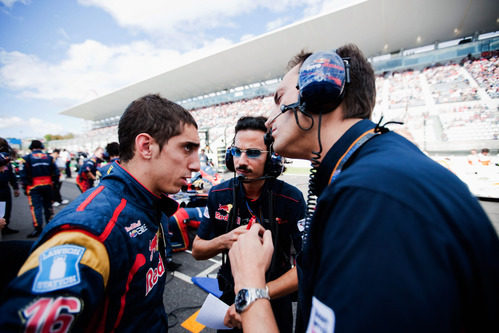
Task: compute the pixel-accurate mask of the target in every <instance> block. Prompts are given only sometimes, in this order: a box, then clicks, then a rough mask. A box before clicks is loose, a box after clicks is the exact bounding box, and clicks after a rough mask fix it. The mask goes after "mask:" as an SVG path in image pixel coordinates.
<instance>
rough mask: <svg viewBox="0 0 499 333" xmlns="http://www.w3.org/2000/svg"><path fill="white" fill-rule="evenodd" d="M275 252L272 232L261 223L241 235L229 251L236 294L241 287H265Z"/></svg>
mask: <svg viewBox="0 0 499 333" xmlns="http://www.w3.org/2000/svg"><path fill="white" fill-rule="evenodd" d="M262 236H263V237H262ZM273 252H274V245H273V244H272V234H271V232H270V230H265V229H264V228H263V227H262V226H261V225H259V224H254V225H253V226H252V227H251V229H250V230H249V231H248V232H247V233H244V234H242V235H240V236H239V238H238V240H237V242H235V243H234V244H233V245H232V248H231V249H230V251H229V258H230V265H231V269H232V276H233V277H234V292H235V293H236V294H237V292H238V291H239V289H241V288H248V287H251V288H265V272H266V271H267V269H268V268H269V266H270V261H271V260H272V253H273Z"/></svg>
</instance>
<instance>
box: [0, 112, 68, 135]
mask: <svg viewBox="0 0 499 333" xmlns="http://www.w3.org/2000/svg"><path fill="white" fill-rule="evenodd" d="M11 128H22V129H23V131H24V132H25V133H29V135H30V136H33V137H41V136H43V135H45V134H47V133H62V132H64V127H63V126H61V125H59V124H56V123H53V122H49V121H46V120H43V119H39V118H29V119H22V118H19V117H15V116H14V117H0V129H11Z"/></svg>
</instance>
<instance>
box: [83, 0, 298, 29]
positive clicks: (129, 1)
mask: <svg viewBox="0 0 499 333" xmlns="http://www.w3.org/2000/svg"><path fill="white" fill-rule="evenodd" d="M79 2H80V3H81V4H83V5H87V6H96V7H100V8H102V9H104V10H105V11H107V12H108V13H110V14H111V15H112V16H113V17H114V18H115V20H116V21H117V22H118V23H119V24H120V25H121V26H124V27H133V28H138V29H140V30H143V31H146V32H150V33H155V34H157V33H160V34H170V33H172V32H175V33H179V32H180V33H189V32H194V31H202V30H205V29H211V28H215V27H220V26H227V25H231V24H233V22H231V21H230V20H231V18H233V17H235V16H237V15H242V14H245V13H249V12H250V11H252V10H254V9H257V8H263V9H268V10H271V11H274V12H278V11H284V10H286V9H287V8H289V7H290V6H293V7H295V6H298V5H299V4H297V2H296V1H291V0H274V1H268V0H202V1H200V0H183V1H178V2H175V3H174V4H172V2H171V1H164V0H149V1H147V5H144V3H143V2H140V1H136V0H79Z"/></svg>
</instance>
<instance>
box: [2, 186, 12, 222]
mask: <svg viewBox="0 0 499 333" xmlns="http://www.w3.org/2000/svg"><path fill="white" fill-rule="evenodd" d="M0 201H5V216H4V218H5V223H7V225H9V221H10V212H11V211H12V194H11V193H10V188H9V187H7V188H6V189H1V190H0ZM0 217H1V216H0Z"/></svg>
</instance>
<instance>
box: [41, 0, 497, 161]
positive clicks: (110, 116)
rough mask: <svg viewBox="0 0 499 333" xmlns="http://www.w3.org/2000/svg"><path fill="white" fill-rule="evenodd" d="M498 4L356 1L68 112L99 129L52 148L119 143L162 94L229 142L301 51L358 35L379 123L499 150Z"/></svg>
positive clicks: (461, 146) (436, 147) (440, 145)
mask: <svg viewBox="0 0 499 333" xmlns="http://www.w3.org/2000/svg"><path fill="white" fill-rule="evenodd" d="M495 9H497V6H496V5H495V1H489V0H482V1H473V2H472V1H467V0H454V1H451V0H443V1H438V2H436V1H430V0H421V1H416V0H414V1H406V2H399V1H397V0H385V1H382V0H369V1H365V0H359V1H354V3H353V5H352V6H349V7H346V8H343V9H341V10H339V11H336V12H332V13H327V14H324V15H320V16H317V17H314V18H311V19H308V20H305V21H303V22H299V23H296V24H293V25H290V26H288V27H285V28H282V29H279V30H277V31H274V32H272V33H268V34H266V35H264V36H260V37H258V38H255V39H253V40H250V41H247V42H244V43H240V44H238V45H236V46H234V47H232V48H230V49H227V50H224V51H222V52H219V53H217V54H214V55H210V56H207V57H206V58H203V59H200V60H198V61H195V62H193V63H190V64H187V65H185V66H182V67H179V68H177V69H174V70H172V71H169V72H166V73H163V74H160V75H158V76H157V77H154V78H151V79H149V80H146V81H143V82H139V83H137V84H135V85H132V86H129V87H126V88H123V89H121V90H119V91H116V92H114V93H111V94H109V95H106V96H102V97H99V98H97V99H95V100H92V101H89V102H86V103H84V104H81V105H78V106H75V107H73V108H71V109H69V110H66V111H63V112H62V113H63V114H66V115H72V116H77V117H80V118H83V119H87V120H89V121H91V122H92V128H93V129H92V130H91V131H89V132H88V133H85V134H84V135H82V136H79V137H77V138H75V139H71V140H67V141H59V142H51V143H50V146H58V147H66V148H67V149H70V150H72V151H79V150H86V151H91V150H93V149H94V148H95V147H96V146H99V145H100V146H103V145H105V144H106V143H107V142H110V141H115V140H117V122H118V120H119V117H120V115H121V113H122V112H123V111H124V109H125V108H126V105H127V104H128V103H129V102H130V101H132V100H133V99H135V98H137V97H139V96H142V95H144V94H147V93H158V92H159V93H161V94H162V96H164V97H167V98H170V99H172V100H174V101H176V102H178V103H179V104H181V105H183V106H184V107H186V108H187V109H189V110H191V112H192V114H193V116H194V117H195V119H196V121H197V122H198V124H199V126H200V129H201V130H203V131H204V132H205V133H206V136H204V138H205V140H208V139H209V142H203V143H202V144H208V143H209V145H210V147H211V148H212V149H214V150H215V149H216V148H221V149H224V148H225V147H226V146H227V143H228V142H230V139H231V138H232V135H233V134H232V130H233V126H234V123H235V121H236V120H237V119H238V118H239V117H240V116H242V115H247V114H252V115H265V114H268V112H269V111H270V109H271V107H272V104H273V100H272V98H271V96H272V94H273V92H274V90H275V87H276V86H277V85H278V83H279V81H280V78H281V76H282V75H283V73H284V67H285V64H286V62H287V60H288V59H289V58H290V57H291V56H292V55H294V54H295V53H296V52H297V51H299V50H300V49H301V48H307V49H309V50H317V49H328V48H333V47H336V46H339V45H342V44H344V43H345V42H346V41H352V42H354V43H356V44H357V45H359V47H360V48H361V49H362V50H363V51H364V52H365V53H366V55H368V56H369V59H370V61H371V63H372V64H373V67H374V68H375V71H376V74H377V79H376V85H377V103H376V107H375V110H374V114H373V120H375V121H377V120H378V119H380V118H381V116H383V119H384V121H388V120H398V121H403V122H404V125H403V126H402V127H392V128H393V129H399V130H400V131H401V133H406V134H407V136H408V137H409V138H410V139H411V140H413V141H414V142H415V143H416V144H417V145H418V146H419V147H420V148H421V149H423V150H425V151H427V152H429V153H440V152H454V153H465V152H466V153H467V152H469V150H470V149H473V148H481V147H488V148H490V149H491V150H497V149H499V140H498V136H499V112H498V101H499V83H498V80H499V68H498V63H499V61H498V55H499V53H498V50H499V33H497V32H496V30H497V27H498V25H499V23H498V19H497V17H495V13H496V10H495ZM373 17H375V18H373ZM463 17H464V18H465V19H463ZM339 27H342V28H343V29H342V32H341V33H339V32H338V31H337V30H338V28H339ZM415 27H416V28H415ZM325 31H328V32H329V31H331V32H336V33H331V34H329V33H325ZM387 31H389V33H387ZM310 36H313V37H314V38H310ZM424 41H426V43H423V42H424Z"/></svg>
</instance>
